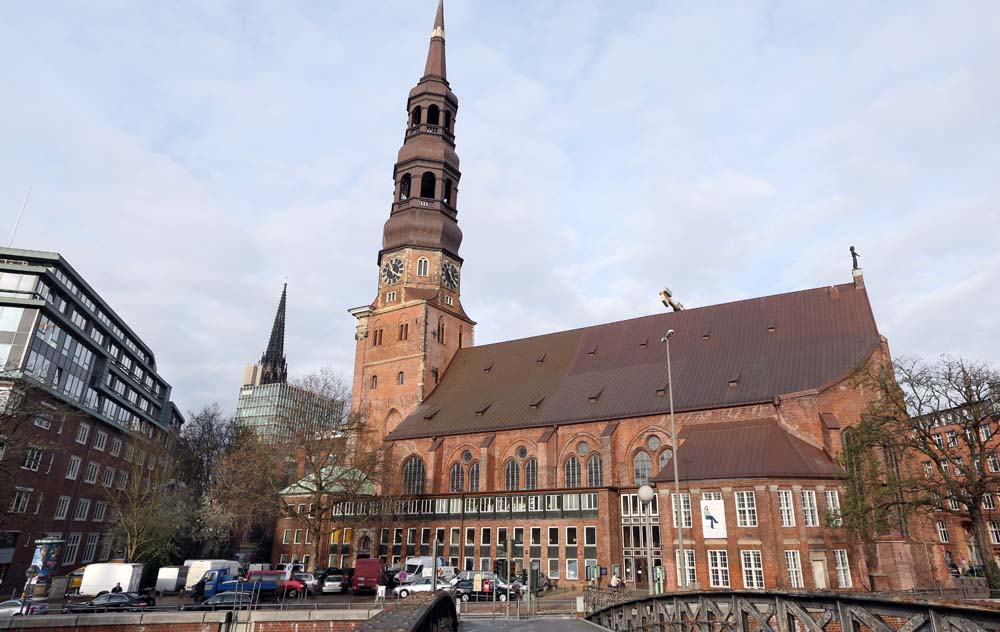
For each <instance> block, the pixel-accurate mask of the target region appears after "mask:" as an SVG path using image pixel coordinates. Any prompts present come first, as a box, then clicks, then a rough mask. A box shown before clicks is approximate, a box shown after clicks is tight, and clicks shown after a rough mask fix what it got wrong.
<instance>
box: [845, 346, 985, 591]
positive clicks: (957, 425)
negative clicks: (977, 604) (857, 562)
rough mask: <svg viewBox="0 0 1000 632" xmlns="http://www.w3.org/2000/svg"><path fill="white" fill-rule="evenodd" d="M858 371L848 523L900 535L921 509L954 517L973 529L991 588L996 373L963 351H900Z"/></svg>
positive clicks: (849, 451) (848, 459)
mask: <svg viewBox="0 0 1000 632" xmlns="http://www.w3.org/2000/svg"><path fill="white" fill-rule="evenodd" d="M859 379H860V381H861V382H862V384H861V385H862V387H863V388H866V389H869V390H870V392H872V393H873V398H872V400H871V404H870V405H869V407H868V409H867V410H866V411H865V413H864V414H863V415H862V419H861V421H860V423H859V424H858V425H856V426H855V427H853V428H852V429H850V431H848V433H847V440H846V446H845V451H844V466H845V469H846V471H847V473H848V483H849V485H850V488H851V492H852V493H851V494H849V497H848V499H847V502H846V504H845V508H844V511H843V515H844V519H845V521H846V522H847V524H848V525H849V526H851V527H853V528H854V529H856V530H859V531H861V532H863V533H866V534H871V533H874V532H882V531H885V530H887V529H889V528H890V527H897V528H899V529H900V530H902V531H903V533H904V535H905V534H906V530H907V528H908V527H907V525H908V524H910V523H911V518H914V517H916V516H917V515H918V513H919V514H923V515H926V514H927V512H931V513H937V514H939V515H942V516H947V515H950V516H954V517H956V518H958V520H959V522H960V523H962V524H963V525H964V526H967V527H968V529H969V530H970V531H971V534H972V537H973V539H974V541H975V543H976V545H977V547H978V549H979V551H980V553H981V555H982V557H983V564H984V571H985V575H986V578H987V580H988V582H989V584H990V587H991V588H993V589H1000V569H998V568H997V564H996V562H995V560H994V559H993V556H992V555H991V554H990V551H991V550H992V547H991V542H990V536H989V533H988V529H987V520H986V519H987V516H986V514H985V513H984V506H986V507H992V506H994V503H995V502H996V499H995V495H996V494H997V493H998V492H1000V460H998V455H997V450H998V448H1000V437H998V435H997V433H996V427H995V424H992V425H991V422H993V421H996V420H997V418H998V416H997V412H998V408H997V406H996V400H997V394H998V393H997V389H998V387H1000V374H998V372H997V370H996V369H994V368H993V367H991V366H990V365H988V364H984V363H977V362H970V361H968V360H963V359H954V358H950V357H943V358H941V359H940V360H938V361H937V362H934V363H930V364H928V363H925V362H923V361H921V360H919V359H915V358H901V359H897V360H896V362H895V363H894V365H889V364H888V363H887V364H885V365H883V366H879V367H874V368H871V369H869V370H868V371H867V372H864V373H862V375H861V376H860V378H859Z"/></svg>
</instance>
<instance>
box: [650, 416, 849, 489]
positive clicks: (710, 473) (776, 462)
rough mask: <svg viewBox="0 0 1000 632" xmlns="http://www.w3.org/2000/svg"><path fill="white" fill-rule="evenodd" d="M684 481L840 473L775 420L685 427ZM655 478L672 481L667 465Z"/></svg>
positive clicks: (682, 436)
mask: <svg viewBox="0 0 1000 632" xmlns="http://www.w3.org/2000/svg"><path fill="white" fill-rule="evenodd" d="M680 440H681V445H680V447H679V448H678V450H677V451H678V452H679V453H680V460H679V461H678V462H677V469H678V475H679V478H680V480H682V481H704V480H715V479H742V478H829V477H831V476H833V477H836V476H840V475H842V474H843V472H842V470H841V469H840V467H839V466H838V465H837V464H836V463H835V462H834V461H833V459H831V458H830V457H829V456H828V455H827V454H826V453H825V452H823V451H822V450H820V449H818V448H816V447H813V446H811V445H809V444H808V443H806V442H805V441H802V440H801V439H798V438H796V437H794V436H792V434H790V433H789V432H788V431H786V430H785V429H783V428H782V427H781V426H779V425H778V422H777V421H776V420H775V419H773V418H772V419H752V420H749V421H728V422H723V423H706V424H695V425H688V426H685V427H684V428H683V429H682V430H681V432H680ZM653 480H654V481H656V482H658V483H661V482H668V481H672V480H674V469H673V463H672V462H668V463H667V464H666V466H665V467H664V468H663V469H662V470H660V472H659V473H658V474H657V475H656V476H654V477H653Z"/></svg>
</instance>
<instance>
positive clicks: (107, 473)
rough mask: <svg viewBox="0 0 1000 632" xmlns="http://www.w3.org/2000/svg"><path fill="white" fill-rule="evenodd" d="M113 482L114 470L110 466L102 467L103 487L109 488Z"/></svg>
mask: <svg viewBox="0 0 1000 632" xmlns="http://www.w3.org/2000/svg"><path fill="white" fill-rule="evenodd" d="M114 482H115V468H113V467H111V466H110V465H106V466H104V482H103V485H104V486H105V487H111V486H112V485H114Z"/></svg>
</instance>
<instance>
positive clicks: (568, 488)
mask: <svg viewBox="0 0 1000 632" xmlns="http://www.w3.org/2000/svg"><path fill="white" fill-rule="evenodd" d="M407 110H408V112H409V118H408V123H407V127H406V132H405V136H404V143H403V147H402V148H401V149H400V151H399V155H398V160H397V162H396V165H395V168H394V172H393V175H394V181H395V191H394V198H393V203H392V207H391V211H390V216H389V219H388V221H386V223H385V227H384V232H383V246H382V250H381V251H380V252H379V280H378V289H377V291H378V293H377V296H376V297H375V299H374V300H373V301H372V302H371V303H370V304H369V305H365V306H362V307H358V308H355V309H353V310H351V313H352V315H354V316H355V317H356V318H357V319H358V325H357V332H356V344H357V350H356V356H355V357H356V360H355V372H354V390H353V397H354V402H353V403H354V406H355V408H356V409H360V408H362V407H364V408H366V409H367V410H368V411H369V415H370V418H371V422H372V424H373V425H374V427H376V428H377V429H378V435H379V436H384V437H385V440H386V441H387V442H388V444H389V447H390V448H391V451H392V455H393V459H394V460H395V462H398V463H399V464H400V465H399V468H398V473H397V475H395V476H393V477H391V478H390V480H389V481H388V482H387V485H386V489H384V490H383V492H384V494H386V495H391V496H393V497H399V498H405V499H406V500H404V501H399V502H398V503H397V505H396V507H395V510H394V511H393V516H392V520H391V522H388V523H386V524H381V525H377V526H372V525H371V524H366V523H364V522H361V521H359V520H356V519H355V518H353V517H352V516H353V515H357V514H359V513H362V512H363V511H364V509H363V508H362V507H360V506H358V507H354V506H351V507H345V508H344V510H343V511H342V512H340V513H341V515H338V516H336V517H335V520H334V524H332V525H331V535H330V538H329V542H326V543H324V544H323V548H322V549H321V551H323V552H325V555H327V556H328V557H327V559H324V560H314V561H313V562H314V563H315V564H316V565H318V566H322V565H323V564H324V563H328V564H329V565H331V566H352V565H353V560H354V559H356V558H357V557H366V556H380V557H383V558H384V559H386V560H387V561H388V562H389V563H398V562H401V561H403V560H405V558H406V557H409V556H412V555H420V554H427V553H429V551H430V543H431V540H432V538H435V537H436V538H437V539H438V540H439V541H440V542H443V543H444V549H443V554H444V555H445V557H447V558H450V560H451V562H452V563H453V564H454V565H455V566H458V567H460V568H462V569H483V568H490V567H492V566H493V564H494V563H495V562H496V561H497V560H503V563H505V564H507V565H509V566H510V567H512V568H514V569H515V570H516V569H521V568H526V567H527V566H528V565H529V564H530V563H531V562H533V561H535V562H537V563H538V564H539V566H540V567H541V569H542V571H543V572H545V573H546V574H548V575H549V576H550V577H552V578H558V580H559V581H560V582H561V583H563V584H566V583H569V584H575V583H580V582H583V581H585V579H586V578H587V576H588V572H587V570H586V569H587V568H588V567H604V568H606V569H608V571H609V574H610V573H612V572H618V573H619V574H620V575H621V576H622V577H623V578H624V579H626V580H627V581H630V582H635V583H637V584H642V583H644V582H645V581H646V577H647V576H648V574H649V573H648V569H647V562H646V557H647V550H648V549H647V539H648V534H649V532H650V531H651V537H652V549H653V551H654V552H653V557H654V565H656V566H660V565H662V566H664V567H665V568H666V587H667V588H671V587H675V586H676V585H677V570H676V569H677V566H678V565H677V562H676V560H677V559H678V558H677V549H678V544H679V542H678V530H677V529H676V527H675V524H676V517H675V516H673V513H672V508H673V506H674V503H673V502H672V492H671V490H672V489H673V485H672V480H673V478H672V477H673V452H672V449H671V446H672V443H673V439H672V437H671V435H670V419H669V415H668V414H667V413H668V410H669V397H668V395H669V389H668V380H667V345H666V344H664V343H663V342H661V338H663V337H664V335H665V334H666V333H667V331H668V330H671V329H672V330H674V332H675V333H674V334H673V337H672V338H671V339H670V343H669V344H670V346H671V348H670V353H671V355H672V365H673V372H672V375H673V380H674V385H673V396H674V402H675V406H676V411H677V412H676V423H677V427H678V438H677V442H678V444H679V448H678V452H679V454H680V458H679V462H678V469H679V478H680V481H681V495H682V503H681V504H682V507H683V510H682V518H681V519H682V525H683V527H684V546H685V549H686V555H687V556H688V559H689V560H690V562H691V566H690V567H691V571H690V581H691V583H696V584H698V585H700V586H702V587H705V588H708V587H732V588H744V587H746V588H807V589H812V588H832V589H837V588H840V589H867V588H870V587H874V588H876V589H887V588H896V587H903V588H906V587H910V586H914V585H920V584H925V583H927V582H928V581H929V580H930V567H929V563H928V560H927V559H926V556H924V557H922V556H921V555H920V553H919V550H918V549H919V547H918V546H916V545H915V543H913V542H910V541H905V540H903V539H901V538H886V539H885V541H879V542H867V543H864V545H863V544H862V543H861V542H858V541H856V540H854V539H852V538H851V537H850V536H849V535H848V533H847V532H846V531H845V530H844V529H843V528H841V527H840V526H839V523H840V520H839V515H838V512H839V507H840V499H841V497H842V495H843V493H844V491H843V481H842V473H841V469H840V467H839V466H838V464H837V459H838V455H839V454H840V451H841V432H842V431H843V430H844V429H845V428H847V427H849V426H850V425H851V424H852V423H854V422H855V421H856V420H857V419H858V417H859V415H860V413H861V411H862V410H863V409H864V408H865V406H866V404H867V401H868V395H867V394H866V393H864V392H862V391H861V390H859V388H857V387H856V386H854V384H853V381H852V380H851V379H850V378H851V376H852V374H853V372H854V371H855V370H856V369H857V368H859V367H862V366H865V365H866V364H867V363H873V362H874V363H881V362H883V361H887V360H888V359H889V353H888V347H887V343H886V341H885V339H884V338H883V337H882V336H881V335H880V334H879V331H878V328H877V326H876V323H875V319H874V316H873V313H872V310H871V305H870V303H869V300H868V295H867V291H866V289H865V287H864V282H863V278H862V277H861V274H860V270H857V271H855V275H854V278H853V280H852V282H851V283H847V284H842V285H831V286H828V287H821V288H816V289H809V290H804V291H800V292H792V293H787V294H780V295H775V296H766V297H761V298H756V299H750V300H745V301H738V302H734V303H727V304H722V305H712V306H707V307H701V308H698V309H689V310H682V311H675V312H671V313H662V314H656V315H651V316H645V317H640V318H635V319H631V320H625V321H621V322H616V323H608V324H603V325H597V326H593V327H586V328H582V329H576V330H571V331H563V332H557V333H552V334H547V335H542V336H536V337H532V338H526V339H522V340H513V341H508V342H502V343H497V344H491V345H485V346H479V347H476V346H473V340H474V339H473V332H474V326H475V322H474V321H472V320H471V318H470V317H469V316H468V315H467V314H466V312H465V310H464V309H463V308H462V304H461V292H460V290H461V286H460V270H461V266H462V262H463V261H462V258H461V257H460V256H459V254H458V253H459V247H460V245H461V240H462V232H461V230H460V229H459V228H458V224H457V215H458V198H457V194H458V183H459V180H460V177H461V173H460V172H459V161H458V156H457V154H456V152H455V138H456V136H455V134H456V130H455V125H456V120H457V110H458V100H457V98H456V97H455V95H454V94H453V93H452V91H451V88H450V85H449V83H448V80H447V77H446V71H445V38H444V18H443V9H442V7H440V6H439V8H438V14H437V17H436V20H435V24H434V30H433V32H432V36H431V42H430V50H429V53H428V57H427V63H426V67H425V71H424V76H423V77H422V78H421V79H420V81H419V82H418V84H417V85H416V87H414V88H413V89H412V90H411V91H410V94H409V99H408V102H407ZM646 483H651V484H653V485H654V486H655V488H656V492H657V498H656V501H655V502H654V503H652V507H651V510H650V511H647V510H646V509H645V508H644V507H643V506H642V504H641V503H640V502H639V501H638V498H637V489H638V487H639V486H640V485H642V484H646ZM288 502H290V503H293V504H294V502H295V499H293V498H290V499H289V500H288ZM293 523H294V521H291V520H289V521H288V524H284V521H282V523H280V524H279V525H278V530H277V533H278V535H279V537H278V538H276V544H275V551H274V558H275V559H274V561H275V562H278V561H291V560H293V559H300V560H301V559H302V556H303V555H304V551H305V549H304V543H303V542H301V541H300V542H299V543H298V545H297V544H296V542H295V536H294V524H293ZM285 529H288V530H289V532H288V533H289V535H288V538H285V539H283V538H282V537H281V534H282V533H284V531H285ZM505 542H507V543H509V547H508V548H507V549H506V550H505V549H504V548H503V546H502V545H503V544H504V543H505ZM915 551H916V552H915ZM605 581H607V578H605Z"/></svg>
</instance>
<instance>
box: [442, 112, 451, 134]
mask: <svg viewBox="0 0 1000 632" xmlns="http://www.w3.org/2000/svg"><path fill="white" fill-rule="evenodd" d="M444 128H445V129H446V130H447V131H449V132H450V131H451V111H449V110H445V111H444Z"/></svg>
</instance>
